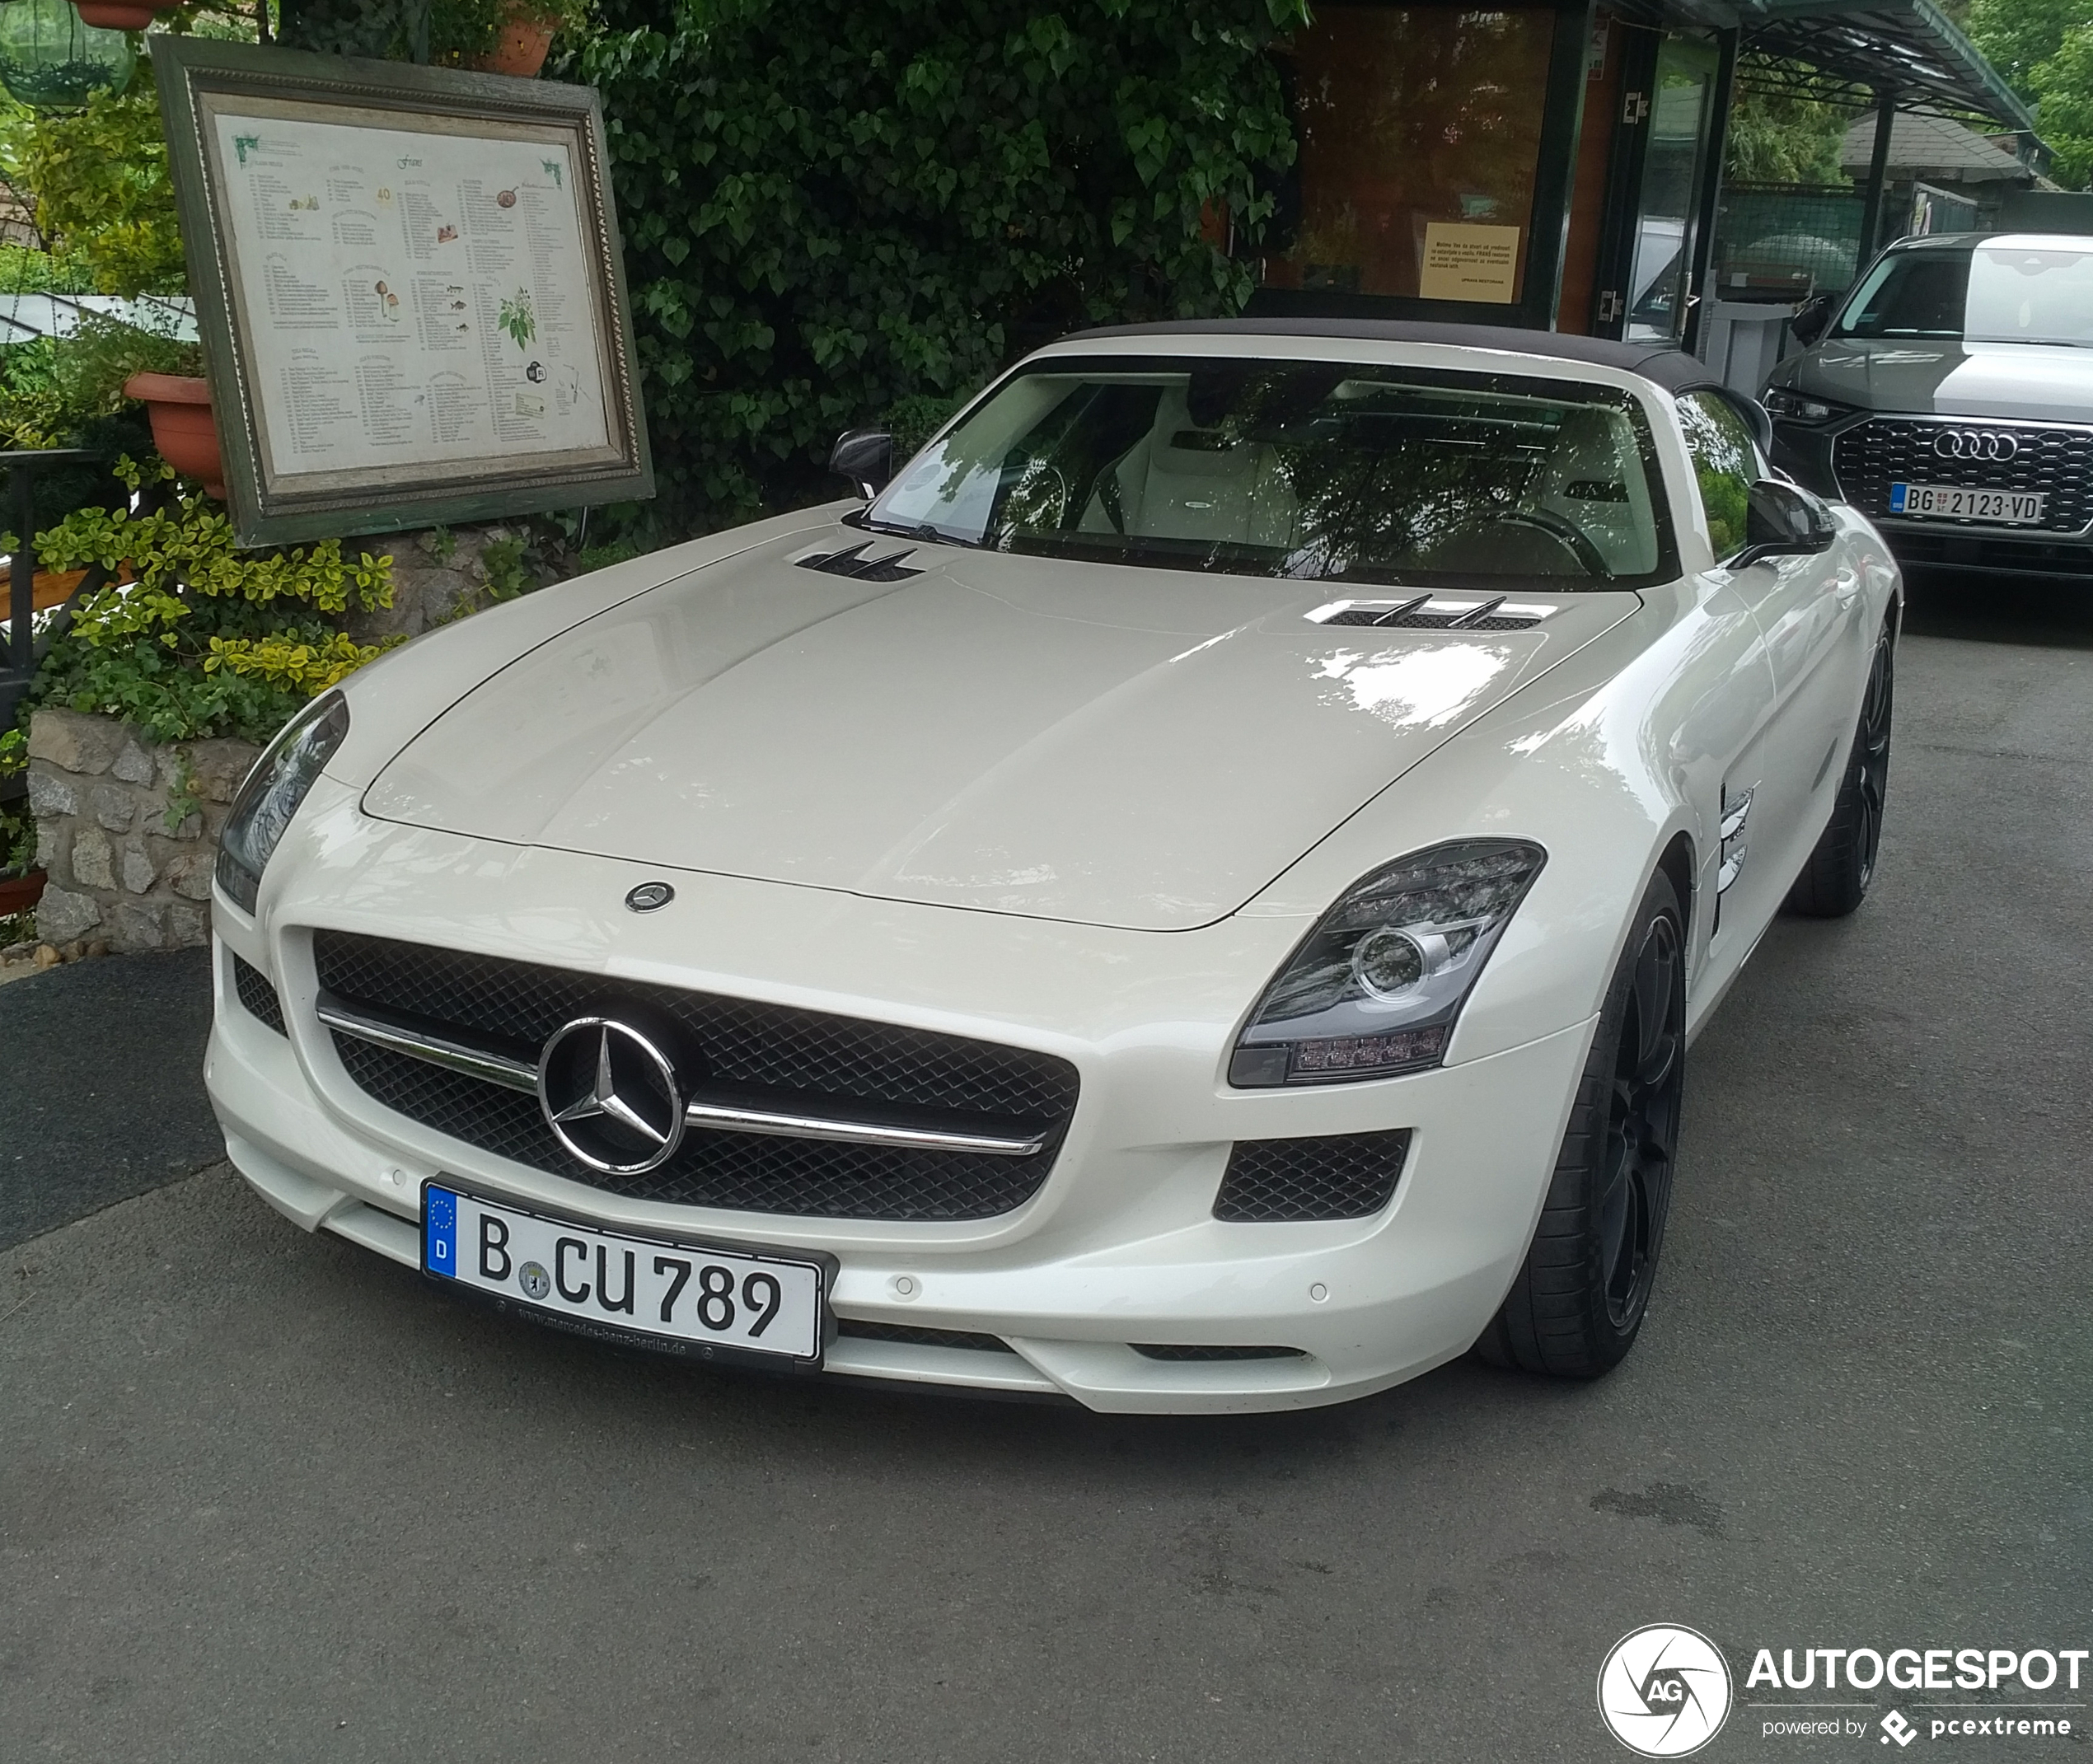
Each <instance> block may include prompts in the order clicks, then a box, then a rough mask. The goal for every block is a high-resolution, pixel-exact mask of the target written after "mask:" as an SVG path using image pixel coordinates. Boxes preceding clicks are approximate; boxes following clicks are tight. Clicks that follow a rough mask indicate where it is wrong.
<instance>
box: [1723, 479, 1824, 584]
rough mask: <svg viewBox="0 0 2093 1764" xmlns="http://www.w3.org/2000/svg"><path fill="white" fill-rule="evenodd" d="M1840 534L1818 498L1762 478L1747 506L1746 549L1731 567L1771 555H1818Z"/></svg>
mask: <svg viewBox="0 0 2093 1764" xmlns="http://www.w3.org/2000/svg"><path fill="white" fill-rule="evenodd" d="M1837 538H1838V522H1836V521H1834V520H1833V518H1832V512H1831V510H1830V509H1829V508H1826V507H1825V506H1824V503H1823V502H1822V501H1821V500H1820V499H1819V498H1817V497H1814V496H1812V495H1811V494H1810V493H1809V491H1807V490H1804V489H1797V488H1796V486H1795V485H1794V484H1783V483H1782V482H1781V481H1780V480H1778V479H1776V478H1761V479H1760V480H1758V483H1756V484H1754V485H1753V486H1752V487H1751V499H1750V501H1749V503H1746V505H1745V508H1744V550H1741V551H1739V553H1738V554H1736V556H1735V557H1733V558H1732V559H1730V565H1729V567H1730V569H1750V568H1751V566H1752V565H1753V564H1757V563H1759V562H1761V561H1763V559H1767V558H1770V557H1815V556H1818V555H1819V554H1821V553H1824V552H1826V551H1828V550H1831V548H1832V541H1833V540H1835V539H1837Z"/></svg>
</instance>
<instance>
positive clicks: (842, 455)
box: [828, 428, 894, 502]
mask: <svg viewBox="0 0 2093 1764" xmlns="http://www.w3.org/2000/svg"><path fill="white" fill-rule="evenodd" d="M828 469H829V470H831V471H832V472H834V473H835V474H836V475H837V476H838V477H839V478H848V479H849V480H850V482H851V484H853V485H855V487H856V489H857V492H858V494H859V495H860V496H862V497H863V498H864V499H865V500H866V501H867V502H870V501H871V500H872V499H873V497H875V496H877V495H878V494H879V493H880V492H881V491H882V490H883V489H886V488H887V480H888V479H890V478H892V476H893V475H894V437H893V436H892V435H891V434H890V433H887V430H885V429H883V428H846V429H845V430H844V431H843V433H841V434H840V435H838V436H837V437H836V445H835V446H834V447H831V448H830V449H829V454H828Z"/></svg>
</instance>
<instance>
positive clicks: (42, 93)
mask: <svg viewBox="0 0 2093 1764" xmlns="http://www.w3.org/2000/svg"><path fill="white" fill-rule="evenodd" d="M90 9H91V7H82V8H81V9H80V11H79V12H76V11H74V9H73V0H7V4H5V5H4V6H0V86H4V87H6V88H7V95H8V96H10V97H11V98H12V99H13V100H14V101H16V103H17V104H24V105H28V106H29V107H30V109H31V110H73V109H77V107H78V106H80V105H83V104H85V103H86V102H87V101H88V100H89V99H90V98H91V97H93V96H94V95H95V94H96V92H99V91H122V90H123V88H124V87H126V86H127V85H129V83H130V79H131V69H132V68H133V67H134V66H135V65H136V64H137V61H138V55H137V53H136V52H135V51H134V50H133V49H132V47H131V40H130V39H129V37H127V36H125V35H124V32H123V30H120V29H119V30H106V29H101V28H97V27H96V26H95V25H94V24H92V23H91V22H90V21H87V19H86V18H84V17H83V16H82V13H83V12H87V11H88V10H90Z"/></svg>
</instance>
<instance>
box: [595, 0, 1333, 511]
mask: <svg viewBox="0 0 2093 1764" xmlns="http://www.w3.org/2000/svg"><path fill="white" fill-rule="evenodd" d="M667 10H668V9H667V7H665V6H661V5H658V4H656V3H654V0H648V3H646V4H644V5H643V4H642V0H608V3H606V13H607V14H608V15H609V16H610V28H607V29H606V30H605V31H603V32H602V33H601V34H600V35H597V37H596V38H595V39H594V40H592V42H590V43H589V44H588V46H587V47H586V48H585V49H584V50H583V53H582V54H581V56H580V58H579V67H578V77H581V78H584V79H587V80H588V81H590V82H592V83H593V84H595V85H596V86H597V87H599V88H600V89H601V90H602V93H603V96H604V101H605V105H606V110H607V112H608V115H609V117H610V119H611V121H610V125H609V126H610V143H611V157H612V158H613V160H614V161H615V164H616V179H617V188H618V194H619V197H620V206H621V208H622V210H623V219H624V227H625V244H626V252H627V269H628V274H629V275H630V280H631V285H632V287H633V288H634V291H635V300H634V306H635V319H636V325H637V329H638V332H639V355H640V363H641V370H642V372H643V373H644V377H645V381H646V390H647V399H648V413H649V422H650V425H651V427H652V430H653V442H654V452H655V458H656V461H657V466H658V470H659V472H660V475H661V478H662V480H663V494H664V498H665V500H666V501H667V503H668V508H667V511H666V518H667V521H668V522H669V523H670V524H671V525H672V526H681V525H709V526H719V525H723V524H726V523H728V522H732V521H735V520H738V519H742V518H744V517H748V516H750V515H752V514H754V513H756V512H759V511H760V510H761V509H763V508H782V507H789V506H792V505H794V504H795V503H802V502H806V501H810V500H813V499H816V498H819V497H822V496H823V495H825V494H827V492H828V490H829V489H830V486H829V485H827V484H826V482H825V481H824V480H823V475H822V472H823V466H824V465H825V463H826V456H827V449H828V446H829V443H830V442H831V441H832V440H833V438H834V437H835V435H836V432H837V431H838V430H839V429H841V428H846V427H849V426H850V425H851V424H853V423H864V422H869V421H872V420H874V419H877V418H878V416H879V415H880V414H882V413H883V412H885V411H887V410H888V409H890V408H891V407H892V406H893V405H895V403H896V401H897V400H899V399H901V398H904V397H907V396H909V395H931V396H934V397H937V398H942V399H945V400H949V399H951V398H953V396H955V395H958V394H959V393H961V392H962V391H967V390H969V389H971V388H972V387H974V386H978V385H979V384H980V383H981V381H983V380H984V379H986V377H989V376H990V374H992V373H993V372H995V370H996V368H997V367H999V366H1000V365H1001V364H1002V363H1004V361H1005V360H1007V359H1008V358H1009V357H1010V356H1011V355H1012V354H1014V353H1016V352H1017V351H1018V350H1019V349H1023V348H1026V347H1028V346H1030V345H1031V344H1034V343H1036V342H1037V341H1039V340H1042V339H1043V338H1045V337H1046V336H1049V335H1055V334H1057V333H1059V332H1061V331H1063V330H1069V329H1071V328H1074V327H1075V326H1079V325H1084V324H1089V323H1097V322H1103V321H1124V320H1130V319H1140V318H1145V317H1166V316H1189V315H1199V314H1216V313H1226V312H1230V311H1235V310H1237V309H1238V308H1239V307H1240V306H1241V305H1242V303H1243V301H1244V300H1245V299H1246V298H1247V297H1248V293H1249V290H1250V286H1251V276H1250V270H1249V267H1248V261H1247V260H1248V258H1249V257H1251V256H1253V255H1254V251H1255V246H1256V244H1257V241H1258V240H1259V239H1260V238H1261V236H1262V232H1263V229H1264V227H1265V223H1266V221H1267V218H1268V217H1269V215H1270V213H1271V208H1272V198H1271V188H1270V186H1271V183H1272V182H1273V180H1274V178H1275V175H1276V173H1277V172H1278V171H1280V170H1281V169H1282V168H1283V167H1284V166H1286V165H1287V164H1289V163H1290V161H1292V158H1293V157H1294V143H1293V138H1292V133H1291V130H1290V124H1289V122H1288V119H1287V113H1286V106H1285V99H1284V95H1283V93H1282V91H1281V82H1280V77H1279V73H1278V72H1277V69H1276V67H1275V66H1274V64H1273V63H1272V61H1271V58H1270V57H1269V56H1268V54H1267V50H1268V49H1270V47H1271V44H1273V43H1274V42H1275V41H1276V40H1277V38H1278V37H1279V36H1280V35H1281V34H1282V33H1283V32H1285V31H1287V30H1292V29H1294V28H1295V26H1298V25H1299V24H1300V23H1301V22H1303V21H1304V17H1305V7H1304V3H1303V0H1077V3H1076V4H1074V5H1070V6H1067V7H1062V8H1061V9H1060V10H1052V9H1050V8H1049V7H1046V6H1043V5H1035V4H1033V3H1032V0H794V3H789V4H788V3H786V0H679V3H678V4H677V7H675V10H674V12H673V13H672V15H671V16H669V17H668V18H667V20H666V21H662V15H663V13H664V12H667ZM657 21H661V22H660V23H659V24H658V23H657ZM1222 211H1225V213H1227V214H1228V215H1229V216H1230V217H1231V218H1232V219H1233V222H1234V231H1235V234H1236V237H1237V240H1238V252H1239V254H1240V255H1238V257H1237V258H1235V259H1233V260H1232V259H1230V258H1229V257H1228V256H1226V255H1224V254H1223V253H1222V252H1221V251H1220V250H1218V249H1216V248H1215V246H1212V245H1211V244H1209V243H1207V242H1206V241H1205V240H1204V239H1202V237H1201V215H1202V213H1218V212H1222Z"/></svg>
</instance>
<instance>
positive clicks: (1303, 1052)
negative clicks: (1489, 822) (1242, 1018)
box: [1228, 839, 1548, 1088]
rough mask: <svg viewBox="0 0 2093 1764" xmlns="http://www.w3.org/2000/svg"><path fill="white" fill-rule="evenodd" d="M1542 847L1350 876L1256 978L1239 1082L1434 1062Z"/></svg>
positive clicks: (1432, 859) (1464, 846)
mask: <svg viewBox="0 0 2093 1764" xmlns="http://www.w3.org/2000/svg"><path fill="white" fill-rule="evenodd" d="M1547 861H1548V854H1546V853H1545V852H1543V850H1542V849H1541V848H1540V847H1539V846H1538V845H1529V844H1528V843H1527V842H1526V841H1524V840H1497V839H1477V840H1459V841H1457V842H1456V843H1454V844H1453V845H1435V846H1433V847H1432V848H1431V849H1430V850H1428V851H1419V852H1413V853H1412V854H1411V855H1410V856H1408V857H1407V858H1402V859H1398V861H1397V862H1395V863H1391V864H1389V865H1388V867H1387V868H1385V869H1379V870H1376V871H1374V873H1373V874H1372V875H1370V876H1369V877H1366V878H1365V880H1364V881H1362V882H1359V883H1357V884H1356V886H1355V887H1353V888H1352V889H1351V891H1350V892H1349V893H1347V894H1346V896H1345V897H1344V898H1343V899H1342V900H1341V901H1338V903H1337V905H1336V906H1335V907H1333V908H1332V910H1330V912H1329V913H1328V914H1327V915H1325V916H1324V918H1323V922H1322V923H1321V924H1318V925H1317V926H1316V928H1315V929H1314V930H1313V931H1312V932H1310V933H1309V935H1308V938H1307V939H1306V941H1305V942H1304V943H1302V945H1301V947H1300V948H1299V949H1297V950H1295V952H1294V956H1293V959H1292V960H1291V961H1290V962H1288V963H1287V964H1286V966H1285V967H1284V968H1282V969H1281V970H1280V973H1279V978H1278V979H1276V980H1274V981H1273V982H1272V983H1271V985H1269V986H1268V987H1267V988H1266V989H1265V994H1264V996H1263V997H1262V999H1259V1000H1258V1001H1257V1008H1256V1009H1255V1010H1254V1011H1253V1012H1252V1013H1250V1024H1249V1027H1248V1028H1246V1029H1245V1030H1244V1031H1243V1038H1242V1040H1240V1041H1238V1042H1237V1043H1236V1047H1235V1053H1234V1056H1233V1057H1232V1058H1231V1059H1230V1060H1229V1072H1228V1076H1229V1083H1231V1084H1234V1085H1238V1086H1241V1087H1243V1088H1260V1087H1264V1086H1268V1085H1274V1084H1328V1083H1341V1082H1342V1081H1344V1080H1346V1079H1360V1078H1386V1077H1388V1075H1389V1074H1392V1073H1396V1072H1414V1071H1416V1070H1418V1069H1420V1068H1421V1067H1425V1066H1435V1065H1437V1064H1439V1062H1440V1060H1441V1059H1443V1058H1444V1055H1445V1053H1446V1044H1447V1042H1448V1041H1449V1040H1450V1039H1451V1038H1452V1036H1453V1033H1454V1018H1457V1017H1459V1015H1460V1013H1461V1006H1462V1004H1463V1003H1464V1002H1465V1001H1466V1000H1467V998H1468V993H1469V992H1470V990H1472V989H1473V987H1474V985H1475V982H1476V978H1477V976H1478V975H1480V974H1481V973H1482V965H1483V963H1484V962H1487V961H1488V960H1489V959H1490V952H1491V950H1492V949H1494V948H1496V944H1497V939H1498V938H1500V937H1501V936H1502V935H1503V934H1504V929H1505V926H1506V925H1507V924H1510V922H1511V915H1512V913H1513V911H1514V910H1515V909H1516V908H1517V906H1518V905H1519V902H1520V901H1522V900H1524V898H1525V896H1526V891H1527V889H1528V888H1529V887H1531V886H1532V885H1533V878H1534V877H1536V876H1538V875H1539V874H1540V873H1541V866H1542V865H1543V863H1546V862H1547Z"/></svg>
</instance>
